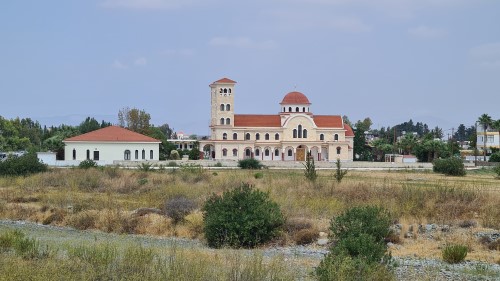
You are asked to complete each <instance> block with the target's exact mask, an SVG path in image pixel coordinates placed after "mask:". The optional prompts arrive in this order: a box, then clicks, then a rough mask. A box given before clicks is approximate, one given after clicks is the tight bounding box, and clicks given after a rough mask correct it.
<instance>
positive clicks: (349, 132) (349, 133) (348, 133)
mask: <svg viewBox="0 0 500 281" xmlns="http://www.w3.org/2000/svg"><path fill="white" fill-rule="evenodd" d="M344 129H346V131H345V136H346V137H354V132H353V131H352V128H351V126H349V125H347V124H344Z"/></svg>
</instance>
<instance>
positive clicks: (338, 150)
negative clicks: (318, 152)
mask: <svg viewBox="0 0 500 281" xmlns="http://www.w3.org/2000/svg"><path fill="white" fill-rule="evenodd" d="M341 150H342V149H341V148H340V146H339V147H337V154H340V151H341Z"/></svg>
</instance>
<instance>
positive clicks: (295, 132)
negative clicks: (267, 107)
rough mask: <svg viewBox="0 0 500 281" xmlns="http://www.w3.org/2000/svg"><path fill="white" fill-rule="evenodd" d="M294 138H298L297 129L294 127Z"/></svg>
mask: <svg viewBox="0 0 500 281" xmlns="http://www.w3.org/2000/svg"><path fill="white" fill-rule="evenodd" d="M293 138H294V139H296V138H297V129H293Z"/></svg>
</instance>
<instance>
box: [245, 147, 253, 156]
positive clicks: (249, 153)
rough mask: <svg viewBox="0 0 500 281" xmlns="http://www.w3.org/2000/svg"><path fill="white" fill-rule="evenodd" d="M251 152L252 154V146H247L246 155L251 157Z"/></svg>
mask: <svg viewBox="0 0 500 281" xmlns="http://www.w3.org/2000/svg"><path fill="white" fill-rule="evenodd" d="M251 154H252V151H250V148H247V149H246V150H245V156H246V157H250V155H251Z"/></svg>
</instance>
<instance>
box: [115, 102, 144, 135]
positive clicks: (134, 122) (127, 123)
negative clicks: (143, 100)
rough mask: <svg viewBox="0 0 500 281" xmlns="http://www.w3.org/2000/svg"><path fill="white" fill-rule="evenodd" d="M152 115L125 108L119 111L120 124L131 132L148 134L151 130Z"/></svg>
mask: <svg viewBox="0 0 500 281" xmlns="http://www.w3.org/2000/svg"><path fill="white" fill-rule="evenodd" d="M150 120H151V115H149V113H147V112H146V111H144V110H139V109H137V108H132V109H130V108H129V107H124V108H122V109H120V110H119V111H118V124H119V125H120V127H123V128H127V129H129V130H131V131H134V132H138V133H141V134H146V133H147V132H148V130H149V127H150V124H149V121H150Z"/></svg>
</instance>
